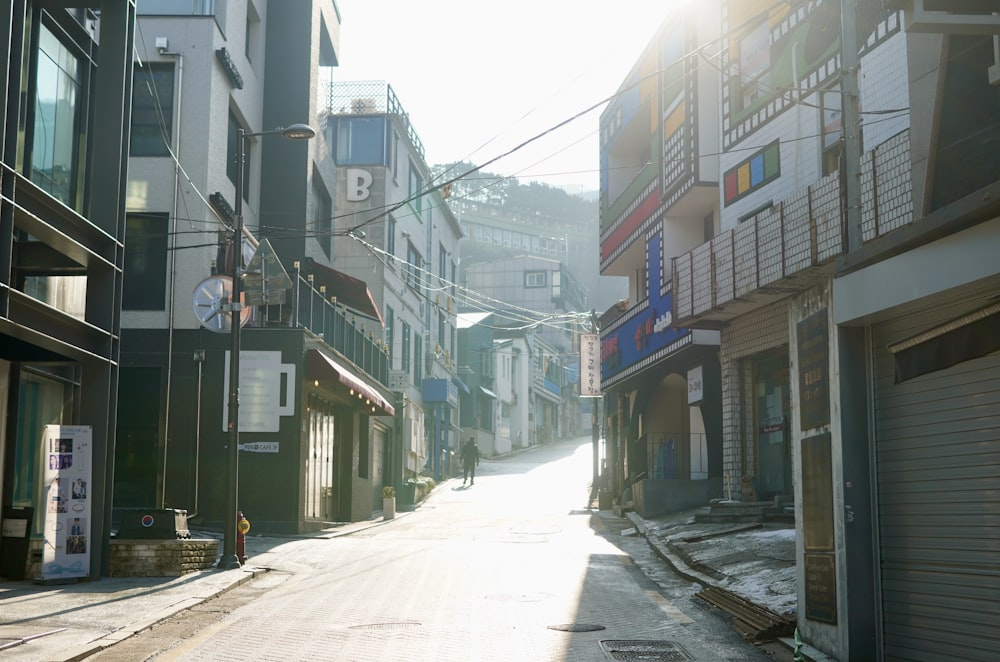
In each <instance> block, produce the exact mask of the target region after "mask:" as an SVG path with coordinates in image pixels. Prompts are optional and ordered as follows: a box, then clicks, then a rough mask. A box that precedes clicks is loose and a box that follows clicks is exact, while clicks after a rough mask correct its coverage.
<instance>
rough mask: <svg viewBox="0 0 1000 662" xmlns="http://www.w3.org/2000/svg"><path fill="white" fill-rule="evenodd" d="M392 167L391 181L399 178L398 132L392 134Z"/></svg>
mask: <svg viewBox="0 0 1000 662" xmlns="http://www.w3.org/2000/svg"><path fill="white" fill-rule="evenodd" d="M390 163H391V165H392V179H393V181H395V180H396V179H398V178H399V131H393V132H392V154H391V155H390Z"/></svg>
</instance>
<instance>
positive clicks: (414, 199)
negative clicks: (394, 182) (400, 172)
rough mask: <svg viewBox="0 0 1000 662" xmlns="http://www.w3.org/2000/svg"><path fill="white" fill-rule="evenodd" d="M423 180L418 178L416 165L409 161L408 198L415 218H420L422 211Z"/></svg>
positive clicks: (418, 171) (418, 172)
mask: <svg viewBox="0 0 1000 662" xmlns="http://www.w3.org/2000/svg"><path fill="white" fill-rule="evenodd" d="M423 190H424V179H423V177H421V176H420V170H418V169H417V164H416V163H415V162H414V161H413V159H410V188H409V198H410V204H411V205H412V206H413V208H414V209H415V210H416V212H417V218H420V216H421V214H422V213H423V211H424V196H423Z"/></svg>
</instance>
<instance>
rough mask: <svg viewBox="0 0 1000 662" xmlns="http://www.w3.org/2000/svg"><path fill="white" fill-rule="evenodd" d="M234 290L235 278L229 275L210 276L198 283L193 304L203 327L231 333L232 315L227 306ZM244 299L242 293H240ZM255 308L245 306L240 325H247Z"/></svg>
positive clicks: (193, 295) (193, 296)
mask: <svg viewBox="0 0 1000 662" xmlns="http://www.w3.org/2000/svg"><path fill="white" fill-rule="evenodd" d="M232 292H233V279H232V278H230V277H229V276H209V277H208V278H205V279H203V280H202V281H201V282H200V283H198V284H197V285H196V286H195V288H194V292H193V294H192V295H191V305H192V307H193V309H194V316H195V317H197V318H198V322H199V323H200V324H201V326H202V327H204V328H206V329H208V330H209V331H212V332H214V333H229V331H230V330H231V329H232V325H233V322H232V317H230V315H231V313H230V312H229V311H228V310H224V309H223V306H227V305H228V302H229V297H230V296H232ZM240 294H241V296H240V299H241V300H242V298H243V297H242V293H240ZM252 310H253V309H252V308H250V307H249V306H245V307H244V308H243V310H241V311H240V326H244V325H246V323H247V322H248V321H249V320H250V314H251V311H252Z"/></svg>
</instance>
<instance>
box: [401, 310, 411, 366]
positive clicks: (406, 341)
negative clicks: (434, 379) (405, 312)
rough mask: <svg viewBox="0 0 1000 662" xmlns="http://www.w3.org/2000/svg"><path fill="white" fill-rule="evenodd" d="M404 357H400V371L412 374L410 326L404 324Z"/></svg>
mask: <svg viewBox="0 0 1000 662" xmlns="http://www.w3.org/2000/svg"><path fill="white" fill-rule="evenodd" d="M402 350H403V351H402V356H401V357H400V366H399V367H400V369H401V370H402V371H403V372H407V373H408V372H410V325H409V324H407V323H406V322H403V342H402Z"/></svg>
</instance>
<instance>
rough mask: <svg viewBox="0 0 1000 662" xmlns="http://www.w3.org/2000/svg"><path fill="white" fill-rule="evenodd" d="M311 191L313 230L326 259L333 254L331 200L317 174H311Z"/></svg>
mask: <svg viewBox="0 0 1000 662" xmlns="http://www.w3.org/2000/svg"><path fill="white" fill-rule="evenodd" d="M313 190H314V191H315V195H316V215H317V218H316V220H315V221H314V222H313V229H314V232H315V237H316V240H317V241H318V242H319V246H320V248H322V249H323V253H324V254H326V256H327V257H330V256H331V255H332V253H333V200H331V199H330V194H329V193H327V191H326V187H325V186H323V180H322V179H320V177H319V174H318V173H315V172H314V173H313Z"/></svg>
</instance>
